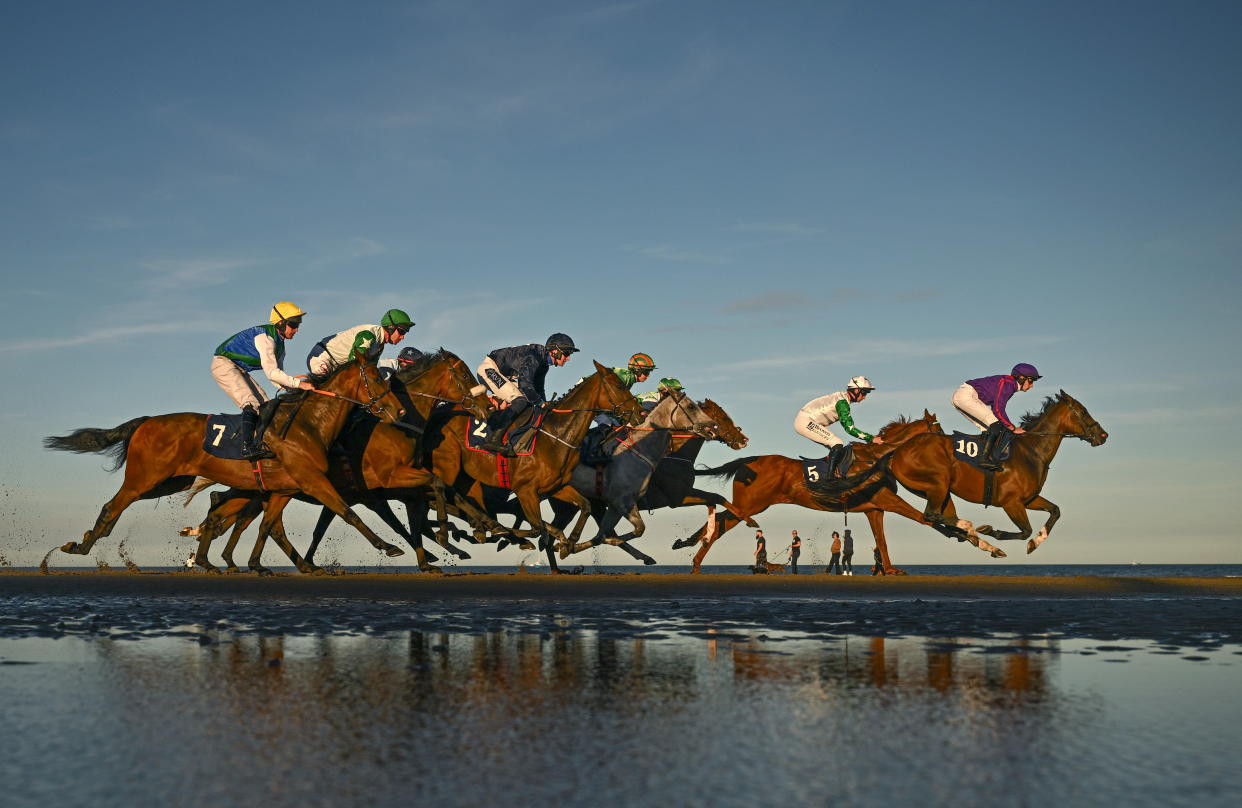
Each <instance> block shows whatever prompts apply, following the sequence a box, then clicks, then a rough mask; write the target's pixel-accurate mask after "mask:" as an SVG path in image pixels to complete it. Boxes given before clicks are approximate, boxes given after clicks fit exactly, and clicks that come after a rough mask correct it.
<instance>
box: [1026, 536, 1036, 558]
mask: <svg viewBox="0 0 1242 808" xmlns="http://www.w3.org/2000/svg"><path fill="white" fill-rule="evenodd" d="M1037 549H1039V545H1038V544H1036V543H1035V540H1034V539H1028V540H1027V542H1026V554H1027V555H1030V554H1031V553H1033V552H1035V551H1036V550H1037Z"/></svg>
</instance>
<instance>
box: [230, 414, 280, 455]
mask: <svg viewBox="0 0 1242 808" xmlns="http://www.w3.org/2000/svg"><path fill="white" fill-rule="evenodd" d="M258 426H259V413H257V412H255V409H254V407H245V408H243V409H242V417H241V429H240V430H238V436H239V437H240V438H241V455H242V458H244V459H246V460H266V459H268V458H272V457H275V456H276V455H274V454H272V453H271V452H269V451H268V450H267V447H266V446H264V445H263V444H261V443H258V442H257V441H256V440H255V431H256V429H257V427H258Z"/></svg>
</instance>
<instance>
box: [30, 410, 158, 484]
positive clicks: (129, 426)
mask: <svg viewBox="0 0 1242 808" xmlns="http://www.w3.org/2000/svg"><path fill="white" fill-rule="evenodd" d="M149 418H150V416H148V415H143V416H140V417H138V418H135V419H133V420H132V421H126V422H125V423H123V424H121V425H120V426H118V427H113V428H112V429H89V428H88V429H75V430H74V431H73V432H70V433H69V434H68V435H62V436H60V437H51V438H44V439H43V448H45V449H56V450H58V451H62V452H77V453H78V454H88V453H92V452H93V453H95V454H105V453H106V454H110V455H112V457H113V459H114V460H115V461H116V462H115V463H114V464H113V466H112V468H110V469H108V470H109V471H116V470H117V469H119V468H120V467H121V466H124V465H125V458H126V456H127V455H128V454H129V439H130V438H132V437H133V436H134V432H135V431H136V430H137V429H138V427H140V426H142V424H143V423H144V422H146V421H147V420H149Z"/></svg>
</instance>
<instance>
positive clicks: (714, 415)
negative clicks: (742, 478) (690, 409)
mask: <svg viewBox="0 0 1242 808" xmlns="http://www.w3.org/2000/svg"><path fill="white" fill-rule="evenodd" d="M699 406H700V407H702V408H703V412H705V413H707V416H708V417H709V418H711V419H712V420H713V421H715V422H716V440H718V441H720V442H721V443H723V444H725V445H726V446H728V447H729V448H730V449H744V448H745V447H746V444H747V443H750V440H749V439H748V438H747V437H746V434H745V433H744V432H742V430H741V429H739V428H738V425H737V424H735V423H733V419H732V418H730V417H729V413H727V412H725V411H724V407H721V406H720V405H719V404H717V403H716V402H714V401H712V400H711V399H710V398H705V399H703V401H702V403H701V404H699Z"/></svg>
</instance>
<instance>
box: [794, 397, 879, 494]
mask: <svg viewBox="0 0 1242 808" xmlns="http://www.w3.org/2000/svg"><path fill="white" fill-rule="evenodd" d="M874 389H875V385H873V384H872V383H871V382H870V380H868V379H867V377H866V376H855V377H854V378H852V379H850V381H849V384H847V385H846V386H845V392H844V393H829V394H828V395H826V396H820V397H819V398H816V399H812V400H811V401H808V402H807V403H806V404H803V405H802V409H800V410H798V415H797V416H796V417H795V418H794V432H797V433H798V434H799V435H801V436H802V437H804V438H810V439H811V440H813V441H815V442H816V443H818V444H821V445H823V446H827V447H829V449H828V474H830V475H833V474H836V471H837V465H838V464H839V463H840V462H841V456H842V455H843V454H844V453H845V443H844V442H843V441H842V440H841V439H840V438H838V437H837V436H836V435H834V434H832V432H831V431H829V429H828V425H829V424H834V423H836V422H837V421H840V422H841V426H842V427H844V429H845V431H846V432H848V433H849V434H850V435H853V436H854V437H855V438H858V439H859V440H863V441H866V442H867V443H875V444H881V443H883V442H884V440H883V439H882V438H880V437H879V436H878V435H871V434H869V433H867V432H863V431H862V430H861V429H859V428H858V427H856V426H854V416H853V413H851V412H850V404H857V403H859V402H861V401H863V400H864V399H866V398H867V394H868V393H870V392H871V391H872V390H874Z"/></svg>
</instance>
